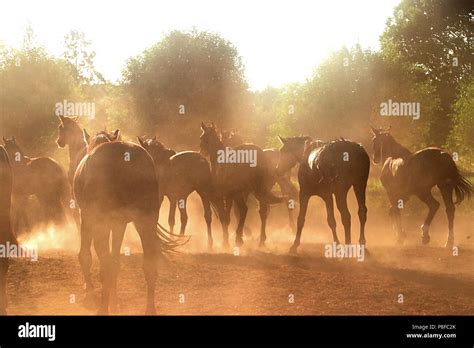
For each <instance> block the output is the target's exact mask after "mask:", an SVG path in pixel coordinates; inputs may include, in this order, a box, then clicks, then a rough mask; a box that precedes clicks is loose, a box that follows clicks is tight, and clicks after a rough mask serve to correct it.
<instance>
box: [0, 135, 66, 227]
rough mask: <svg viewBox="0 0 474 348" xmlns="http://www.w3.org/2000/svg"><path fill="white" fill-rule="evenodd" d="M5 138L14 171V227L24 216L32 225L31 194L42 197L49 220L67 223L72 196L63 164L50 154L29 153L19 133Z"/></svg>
mask: <svg viewBox="0 0 474 348" xmlns="http://www.w3.org/2000/svg"><path fill="white" fill-rule="evenodd" d="M3 142H4V144H5V150H6V151H7V152H8V155H9V158H10V163H11V166H12V171H13V202H14V209H13V211H14V224H15V228H14V229H15V230H16V231H18V230H19V224H20V222H21V220H22V219H23V220H25V225H26V228H28V227H30V226H29V222H28V218H27V215H26V212H25V207H26V206H27V201H28V197H29V196H30V195H35V196H36V197H37V198H38V201H39V203H40V207H41V209H42V215H43V220H44V222H45V223H48V222H53V223H54V224H56V225H61V224H63V223H64V222H65V221H66V212H67V209H65V206H66V205H67V202H68V198H69V196H68V190H67V187H68V185H67V179H66V175H65V173H64V171H63V170H62V168H61V166H60V165H59V164H58V162H56V161H55V160H53V159H52V158H50V157H36V158H30V157H28V156H26V155H25V154H24V153H23V151H22V150H21V148H20V147H19V145H18V144H17V142H16V139H15V137H12V138H11V139H6V138H3Z"/></svg>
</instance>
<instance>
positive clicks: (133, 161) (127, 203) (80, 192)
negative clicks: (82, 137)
mask: <svg viewBox="0 0 474 348" xmlns="http://www.w3.org/2000/svg"><path fill="white" fill-rule="evenodd" d="M74 194H75V196H76V199H77V201H78V203H79V206H80V207H81V209H88V210H89V209H93V210H96V211H97V212H101V213H105V212H110V213H120V212H123V213H127V212H128V213H132V212H133V211H142V212H144V211H148V212H150V211H157V200H158V183H157V179H156V173H155V167H154V164H153V159H152V158H151V157H150V155H149V154H148V153H147V151H146V150H144V149H143V148H142V147H140V146H138V145H136V144H132V143H124V142H109V143H104V144H101V145H99V146H98V147H97V148H95V149H94V150H93V151H92V152H91V153H90V154H88V155H87V156H85V157H84V158H83V160H82V161H81V162H80V164H79V166H78V168H77V170H76V174H75V178H74Z"/></svg>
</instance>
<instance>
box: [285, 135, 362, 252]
mask: <svg viewBox="0 0 474 348" xmlns="http://www.w3.org/2000/svg"><path fill="white" fill-rule="evenodd" d="M280 141H281V143H282V144H283V146H282V147H281V148H280V160H279V162H278V167H277V171H278V172H280V173H284V172H286V171H287V170H288V169H289V168H291V167H293V166H295V165H296V164H297V163H300V167H299V170H298V182H299V184H300V193H299V195H300V211H299V214H298V221H297V229H296V238H295V241H294V243H293V246H292V247H291V249H290V252H296V251H297V249H298V246H299V245H300V239H301V232H302V230H303V226H304V222H305V217H306V211H307V209H308V202H309V199H310V198H311V196H313V195H317V196H319V197H321V198H322V199H323V200H324V203H325V205H326V211H327V222H328V225H329V227H330V228H331V231H332V235H333V239H334V242H336V243H339V239H338V237H337V232H336V219H335V218H334V203H333V195H334V196H335V198H336V205H337V208H338V210H339V212H340V213H341V220H342V225H343V226H344V234H345V243H346V244H350V243H351V214H350V212H349V209H348V207H347V193H348V191H349V189H350V188H351V187H353V188H354V193H355V196H356V198H357V203H358V205H359V210H358V215H359V222H360V237H359V244H361V245H364V244H365V223H366V220H367V207H366V205H365V190H366V188H367V180H368V177H369V170H370V158H369V155H368V154H367V152H366V151H365V149H364V148H363V147H362V146H361V145H360V144H357V143H354V142H351V141H348V140H345V139H340V140H335V141H332V142H330V143H327V144H324V143H322V142H320V141H311V138H309V137H292V138H282V137H280Z"/></svg>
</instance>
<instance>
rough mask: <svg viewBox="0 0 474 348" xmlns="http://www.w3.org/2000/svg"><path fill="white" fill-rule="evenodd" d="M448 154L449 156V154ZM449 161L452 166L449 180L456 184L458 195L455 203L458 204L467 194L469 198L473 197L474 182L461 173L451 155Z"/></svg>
mask: <svg viewBox="0 0 474 348" xmlns="http://www.w3.org/2000/svg"><path fill="white" fill-rule="evenodd" d="M446 155H447V156H449V155H448V154H446ZM448 163H449V166H450V172H449V180H450V182H452V183H453V184H454V193H455V195H456V201H455V202H454V204H456V205H458V204H460V203H461V202H462V201H463V200H464V198H465V197H466V196H467V198H468V199H471V194H472V184H471V182H470V181H469V180H468V179H466V178H465V177H464V176H462V175H461V173H460V172H459V169H458V167H457V166H456V163H455V162H454V161H453V159H452V157H451V156H449V162H448Z"/></svg>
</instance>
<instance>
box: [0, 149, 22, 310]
mask: <svg viewBox="0 0 474 348" xmlns="http://www.w3.org/2000/svg"><path fill="white" fill-rule="evenodd" d="M12 182H13V175H12V169H11V165H10V161H9V159H8V153H7V151H6V150H5V149H4V148H3V146H0V245H2V246H4V247H5V248H6V244H7V243H11V244H18V242H17V240H16V237H15V235H14V234H13V229H12V223H11V219H10V210H11V196H12V187H13V184H12ZM8 266H9V262H8V257H1V256H0V315H6V314H7V294H6V286H7V274H8Z"/></svg>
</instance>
